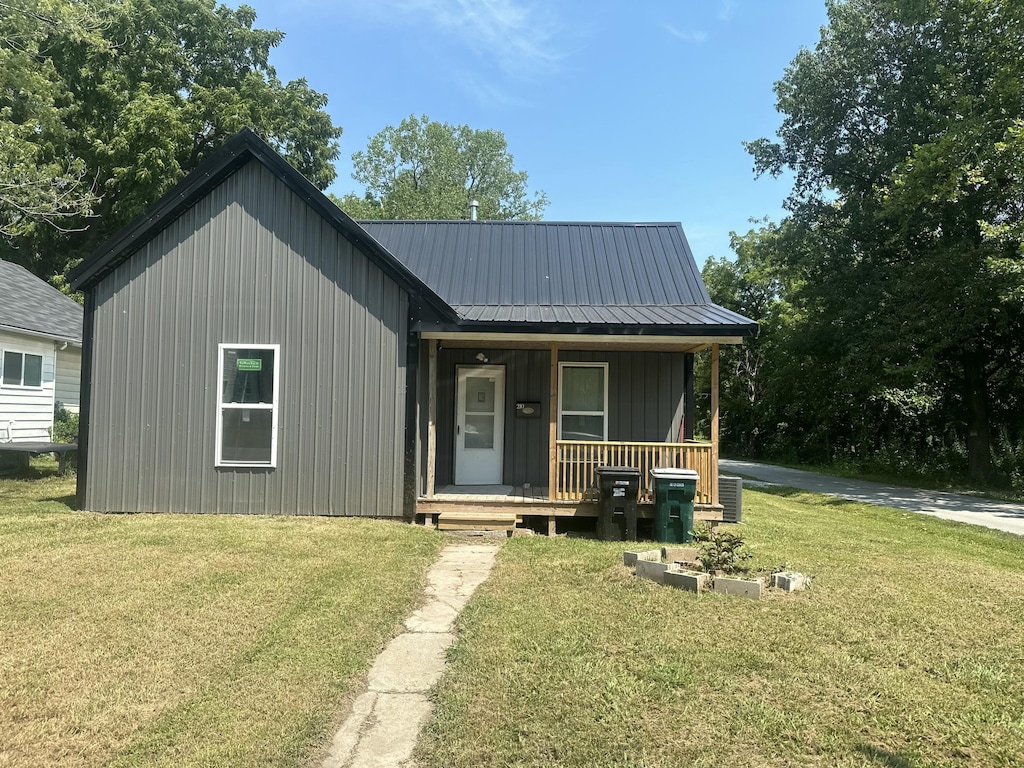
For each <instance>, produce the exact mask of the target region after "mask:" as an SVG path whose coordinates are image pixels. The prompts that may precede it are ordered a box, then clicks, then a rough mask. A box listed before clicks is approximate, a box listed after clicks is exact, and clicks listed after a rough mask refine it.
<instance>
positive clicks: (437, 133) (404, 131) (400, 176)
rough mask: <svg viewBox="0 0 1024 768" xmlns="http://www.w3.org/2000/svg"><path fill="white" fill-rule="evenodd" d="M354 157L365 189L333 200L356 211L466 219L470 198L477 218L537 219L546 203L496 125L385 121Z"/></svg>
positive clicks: (356, 176)
mask: <svg viewBox="0 0 1024 768" xmlns="http://www.w3.org/2000/svg"><path fill="white" fill-rule="evenodd" d="M352 162H353V165H354V166H355V171H354V172H353V174H352V176H353V178H354V179H355V180H356V181H358V182H359V183H360V184H362V185H364V187H365V190H366V191H365V195H364V196H363V197H359V196H357V195H352V194H349V195H346V196H345V197H344V198H342V199H341V200H336V202H337V203H338V204H339V205H340V206H341V207H342V208H343V209H344V210H345V211H346V212H347V213H349V215H351V216H353V217H355V218H368V219H464V218H467V217H468V215H469V203H470V201H471V200H476V201H477V202H478V203H479V204H480V207H479V217H480V218H481V219H527V220H535V219H539V218H541V215H542V214H543V211H544V208H545V207H546V206H547V203H548V201H547V197H545V195H544V193H543V192H537V193H534V194H533V195H532V196H531V195H530V192H529V190H528V188H527V174H526V172H525V171H517V170H516V169H515V162H514V159H513V157H512V155H511V154H510V153H509V151H508V143H507V142H506V141H505V136H504V134H502V133H501V132H500V131H495V130H478V129H474V128H470V127H469V126H468V125H451V124H449V123H439V122H437V121H434V120H430V119H429V118H428V117H427V116H426V115H423V116H422V117H416V116H415V115H410V116H409V117H407V118H406V119H404V120H402V122H401V123H399V125H398V126H397V127H394V126H388V127H387V128H384V130H382V131H381V132H380V133H378V134H376V135H375V136H373V137H372V138H371V139H370V142H369V145H368V146H367V148H366V149H365V150H364V151H361V152H356V153H355V154H354V155H353V156H352Z"/></svg>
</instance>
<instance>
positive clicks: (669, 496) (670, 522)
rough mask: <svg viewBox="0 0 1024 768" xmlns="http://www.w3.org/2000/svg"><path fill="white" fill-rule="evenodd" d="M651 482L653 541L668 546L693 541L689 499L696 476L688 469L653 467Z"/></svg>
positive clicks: (690, 501) (694, 491)
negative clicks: (652, 495)
mask: <svg viewBox="0 0 1024 768" xmlns="http://www.w3.org/2000/svg"><path fill="white" fill-rule="evenodd" d="M651 478H652V479H653V480H654V538H655V539H656V540H658V541H663V542H666V543H668V544H683V543H686V542H690V541H692V540H693V497H694V496H696V495H697V480H698V479H700V478H699V475H698V474H697V473H696V472H694V471H693V470H692V469H672V468H668V467H657V468H655V469H652V470H651Z"/></svg>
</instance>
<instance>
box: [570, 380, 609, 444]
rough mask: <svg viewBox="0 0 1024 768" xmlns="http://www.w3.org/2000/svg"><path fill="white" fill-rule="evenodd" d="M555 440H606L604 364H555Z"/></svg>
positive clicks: (606, 396) (606, 382) (606, 419)
mask: <svg viewBox="0 0 1024 768" xmlns="http://www.w3.org/2000/svg"><path fill="white" fill-rule="evenodd" d="M558 439H559V440H607V439H608V363H559V365H558Z"/></svg>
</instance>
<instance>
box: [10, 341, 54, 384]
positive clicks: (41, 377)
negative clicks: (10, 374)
mask: <svg viewBox="0 0 1024 768" xmlns="http://www.w3.org/2000/svg"><path fill="white" fill-rule="evenodd" d="M8 352H10V353H11V354H13V355H21V380H22V381H24V380H25V357H26V356H28V355H32V357H38V358H39V385H38V386H34V385H32V384H5V383H4V375H5V373H6V371H5V370H4V368H5V360H6V357H7V353H8ZM45 364H46V355H41V354H39V353H38V352H22V351H21V350H20V349H12V348H10V347H8V348H5V349H0V387H6V388H7V389H25V390H28V391H30V392H41V391H42V390H43V388H44V387H43V384H45V383H46V376H45V375H44V374H43V368H44V366H45Z"/></svg>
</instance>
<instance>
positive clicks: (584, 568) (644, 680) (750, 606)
mask: <svg viewBox="0 0 1024 768" xmlns="http://www.w3.org/2000/svg"><path fill="white" fill-rule="evenodd" d="M744 502H745V510H744V519H745V520H746V521H747V522H746V523H745V524H744V525H743V526H742V527H741V528H740V529H739V530H742V532H743V534H744V536H745V538H746V539H747V541H748V543H749V545H750V547H751V549H752V550H753V552H754V556H755V560H756V562H757V564H758V565H760V566H763V567H770V566H772V565H783V564H786V565H789V566H791V567H793V568H795V569H798V570H802V571H804V572H806V573H810V574H812V575H813V576H814V577H815V578H814V582H813V585H812V589H811V590H810V591H808V592H805V593H794V594H793V595H785V594H781V593H778V592H772V593H770V594H769V596H768V597H767V599H764V600H762V601H759V602H755V601H748V600H743V599H740V598H729V597H724V596H719V595H715V594H705V595H701V596H697V595H693V594H690V593H685V592H682V591H677V590H673V589H671V588H667V587H659V586H657V585H655V584H652V583H650V582H645V581H641V580H638V579H636V578H635V577H634V576H633V575H632V574H631V571H630V570H628V569H626V568H623V567H622V565H621V558H622V551H623V550H624V549H625V546H624V545H622V544H608V543H602V542H595V541H588V540H581V539H564V538H562V539H545V538H539V537H538V538H532V539H513V540H512V541H510V542H508V543H507V544H506V545H505V547H504V548H503V549H502V551H501V553H500V554H499V559H498V564H497V567H496V570H495V572H494V574H493V575H492V577H491V579H490V580H489V581H488V583H486V584H485V585H484V586H483V587H482V588H481V590H480V591H479V592H478V593H477V596H476V597H475V598H474V599H473V601H472V602H471V603H470V605H469V606H468V608H467V609H466V611H465V612H464V613H463V615H462V617H461V619H460V624H461V631H462V634H461V637H460V640H459V642H458V643H457V644H456V646H455V647H454V648H453V650H452V653H451V659H452V665H451V667H450V668H449V672H448V674H447V675H446V676H445V678H444V679H443V680H442V683H441V684H440V686H439V688H438V690H437V692H436V698H437V702H438V709H437V713H436V717H435V720H434V722H433V723H432V724H431V726H430V727H429V730H428V732H427V734H426V735H425V737H424V738H423V739H422V740H421V742H420V745H419V748H418V755H419V757H420V759H421V760H422V764H423V765H424V766H435V767H436V768H441V767H442V766H444V767H445V768H455V767H456V766H549V765H572V766H577V765H580V766H583V765H586V766H646V767H647V768H652V767H654V766H666V767H667V766H681V765H686V766H721V765H736V766H833V765H837V766H887V767H889V768H909V767H910V766H933V765H938V766H943V765H948V766H966V765H984V766H1000V765H1005V766H1010V765H1021V764H1024V633H1022V629H1024V540H1022V539H1020V538H1017V537H1014V536H1012V535H1009V534H1003V533H1000V532H995V531H989V530H986V529H981V528H975V527H971V526H964V525H960V524H956V523H950V522H946V521H942V520H936V519H933V518H928V517H923V516H918V515H913V514H910V513H905V512H900V511H898V510H891V509H884V508H879V507H871V506H867V505H861V504H855V503H850V502H844V501H839V500H835V499H829V498H826V497H821V496H815V495H812V494H805V493H801V492H796V491H790V490H786V489H780V490H778V491H776V492H775V493H773V494H766V493H757V492H752V491H748V492H746V493H744Z"/></svg>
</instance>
